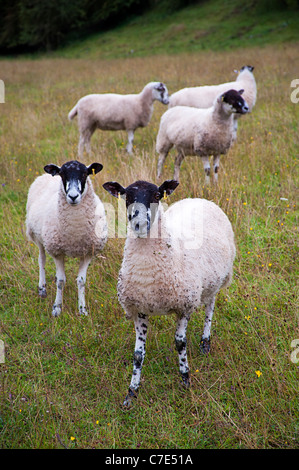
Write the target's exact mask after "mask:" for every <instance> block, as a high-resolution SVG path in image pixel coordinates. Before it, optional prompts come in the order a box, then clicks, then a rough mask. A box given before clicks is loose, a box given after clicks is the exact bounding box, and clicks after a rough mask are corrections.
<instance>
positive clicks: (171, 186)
mask: <svg viewBox="0 0 299 470" xmlns="http://www.w3.org/2000/svg"><path fill="white" fill-rule="evenodd" d="M178 185H179V182H178V181H176V180H166V181H164V183H162V184H161V186H160V187H159V193H160V196H161V198H162V197H163V196H164V195H165V194H166V196H169V195H170V194H171V193H173V191H174V190H175V188H176V187H177V186H178Z"/></svg>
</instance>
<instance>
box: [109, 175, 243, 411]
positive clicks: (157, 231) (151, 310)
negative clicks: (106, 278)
mask: <svg viewBox="0 0 299 470" xmlns="http://www.w3.org/2000/svg"><path fill="white" fill-rule="evenodd" d="M177 186H178V182H177V181H175V180H167V181H164V183H163V184H162V185H161V186H156V185H155V184H152V183H149V182H147V181H136V182H135V183H133V184H131V185H130V186H128V187H127V188H124V187H123V186H122V185H120V184H119V183H117V182H113V181H112V182H107V183H105V184H104V185H103V187H104V189H106V190H107V191H108V192H109V193H110V194H112V195H113V196H114V197H118V196H119V195H121V197H123V198H125V200H126V206H127V218H128V233H127V239H126V243H125V248H124V256H123V261H122V265H121V269H120V272H119V277H118V283H117V293H118V299H119V301H120V304H121V305H122V307H123V309H124V310H125V312H126V317H127V318H129V319H132V320H133V321H134V324H135V332H136V341H135V352H134V358H133V374H132V378H131V383H130V387H129V392H128V395H127V396H126V398H125V401H124V406H131V404H132V400H133V399H134V397H135V398H136V397H137V392H138V390H139V386H140V379H141V369H142V365H143V362H144V358H145V344H146V336H147V329H148V322H149V316H152V315H168V314H175V315H176V316H177V327H176V332H175V346H176V349H177V352H178V356H179V370H180V374H181V377H182V380H183V384H184V385H185V386H186V387H189V384H190V378H189V366H188V359H187V352H186V346H187V339H186V332H187V326H188V321H189V318H190V316H191V314H192V312H194V311H195V310H196V309H197V308H198V307H200V306H202V305H205V307H206V319H205V324H204V330H203V335H202V339H201V345H200V347H201V350H202V352H203V353H207V352H209V350H210V332H211V322H212V316H213V312H214V305H215V296H216V294H217V292H218V291H219V290H220V289H221V288H222V287H225V286H227V285H229V284H230V282H231V278H232V269H233V261H234V257H235V245H234V234H233V231H232V227H231V224H230V222H229V220H228V218H227V217H226V215H225V214H224V213H223V212H222V210H221V209H220V208H219V207H218V206H216V204H214V203H213V202H210V201H206V200H204V199H183V200H181V201H179V202H176V203H175V204H173V205H172V206H171V207H170V208H168V209H167V210H166V211H165V212H164V209H163V205H162V204H161V199H162V198H163V196H164V195H165V196H167V195H170V194H171V193H172V192H173V191H174V190H175V188H176V187H177Z"/></svg>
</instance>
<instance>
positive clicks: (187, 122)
mask: <svg viewBox="0 0 299 470" xmlns="http://www.w3.org/2000/svg"><path fill="white" fill-rule="evenodd" d="M243 91H244V90H239V91H238V92H237V91H235V90H229V91H226V92H225V93H223V94H221V95H219V96H218V97H217V98H216V99H215V102H214V105H213V106H212V107H211V108H207V109H198V108H192V107H189V106H175V107H174V108H171V109H168V111H166V113H164V114H163V115H162V117H161V121H160V127H159V132H158V135H157V141H156V150H157V152H158V153H159V159H158V166H157V178H158V179H159V178H160V177H161V173H162V168H163V165H164V162H165V159H166V157H167V155H168V152H169V151H170V149H171V148H172V147H175V148H176V149H177V152H178V153H177V156H176V159H175V164H174V165H175V168H174V176H173V177H174V179H178V178H179V173H180V166H181V164H182V162H183V160H184V158H185V156H187V155H197V156H199V157H201V158H202V162H203V166H204V170H205V175H206V183H209V181H210V162H209V157H210V156H211V155H213V157H214V162H213V165H214V180H215V182H217V179H218V170H219V162H220V155H224V154H226V153H227V152H228V150H229V149H230V147H231V144H232V138H233V132H234V123H233V116H234V115H235V114H245V113H247V112H248V105H247V103H246V101H245V100H244V99H243V98H242V96H241V94H242V93H243Z"/></svg>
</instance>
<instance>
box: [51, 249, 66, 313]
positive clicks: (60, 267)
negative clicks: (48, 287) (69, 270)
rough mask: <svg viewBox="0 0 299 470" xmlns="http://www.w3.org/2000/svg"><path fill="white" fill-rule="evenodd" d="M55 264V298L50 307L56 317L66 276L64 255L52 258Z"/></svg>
mask: <svg viewBox="0 0 299 470" xmlns="http://www.w3.org/2000/svg"><path fill="white" fill-rule="evenodd" d="M54 261H55V266H56V286H57V289H56V298H55V302H54V305H53V309H52V315H53V317H58V316H59V315H60V314H61V309H62V293H63V288H64V285H65V281H66V277H65V272H64V257H63V256H60V257H58V258H54Z"/></svg>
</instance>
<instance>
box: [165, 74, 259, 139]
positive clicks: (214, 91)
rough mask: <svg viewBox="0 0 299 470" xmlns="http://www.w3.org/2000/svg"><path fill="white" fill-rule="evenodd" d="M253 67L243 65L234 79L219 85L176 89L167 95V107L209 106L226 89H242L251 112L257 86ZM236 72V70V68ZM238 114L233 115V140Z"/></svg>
mask: <svg viewBox="0 0 299 470" xmlns="http://www.w3.org/2000/svg"><path fill="white" fill-rule="evenodd" d="M253 70H254V67H252V66H251V65H244V66H243V67H242V68H241V69H240V70H239V73H238V76H237V78H236V80H235V81H232V82H226V83H220V84H219V85H204V86H197V87H187V88H182V89H181V90H178V91H177V92H175V93H173V94H172V95H171V96H170V97H169V108H173V107H174V106H191V107H195V108H210V107H211V106H212V105H213V103H214V100H215V98H216V97H217V96H219V95H220V94H221V93H225V92H226V91H228V90H237V91H238V90H240V89H243V90H244V95H243V98H244V100H245V101H246V102H247V105H248V112H251V111H252V109H253V107H254V105H255V103H256V98H257V86H256V81H255V77H254V75H253ZM236 72H238V71H237V70H236ZM239 118H240V115H239V114H235V115H234V132H233V141H235V140H236V138H237V129H238V119H239Z"/></svg>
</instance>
